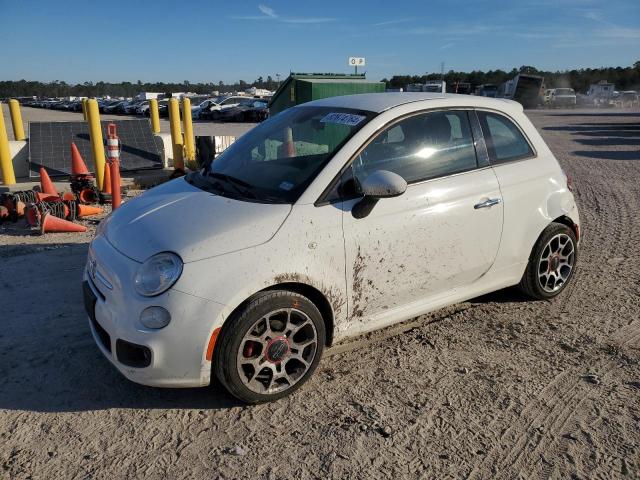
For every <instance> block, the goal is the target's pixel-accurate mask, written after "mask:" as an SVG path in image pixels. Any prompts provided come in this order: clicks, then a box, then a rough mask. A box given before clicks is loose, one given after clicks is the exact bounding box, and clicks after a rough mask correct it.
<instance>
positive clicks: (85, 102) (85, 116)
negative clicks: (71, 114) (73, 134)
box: [82, 98, 89, 122]
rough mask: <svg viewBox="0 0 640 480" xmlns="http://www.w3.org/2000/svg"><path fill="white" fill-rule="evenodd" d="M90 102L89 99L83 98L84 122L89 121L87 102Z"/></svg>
mask: <svg viewBox="0 0 640 480" xmlns="http://www.w3.org/2000/svg"><path fill="white" fill-rule="evenodd" d="M88 101H89V99H88V98H83V99H82V118H84V121H85V122H86V121H87V102H88Z"/></svg>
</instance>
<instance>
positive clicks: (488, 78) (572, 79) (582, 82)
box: [383, 61, 640, 93]
mask: <svg viewBox="0 0 640 480" xmlns="http://www.w3.org/2000/svg"><path fill="white" fill-rule="evenodd" d="M519 73H523V74H530V75H539V76H541V77H544V81H545V87H546V88H561V87H565V88H567V87H570V88H573V89H575V90H576V91H577V92H582V93H586V92H587V90H589V85H591V84H592V83H598V82H599V81H601V80H606V81H608V82H610V83H613V84H615V86H616V89H617V90H638V89H640V61H638V62H635V63H634V64H633V66H631V67H607V68H604V67H603V68H583V69H579V70H565V71H556V72H549V71H544V70H538V69H537V68H535V67H531V66H528V65H523V66H522V67H520V68H514V69H512V70H511V71H509V72H506V71H504V70H489V71H488V72H483V71H482V70H473V71H471V72H455V71H453V70H450V71H448V72H446V73H445V74H444V76H443V75H442V74H441V73H427V74H425V75H394V76H393V77H391V78H390V79H386V78H385V79H383V81H384V82H386V83H387V87H388V88H404V87H406V86H407V85H408V84H410V83H425V82H426V81H428V80H444V81H445V82H447V85H448V86H451V85H455V84H456V83H458V82H460V83H463V82H464V83H470V84H471V87H472V88H475V87H477V86H478V85H486V84H493V85H500V84H501V83H504V82H506V81H507V80H509V79H511V78H513V77H515V76H516V75H517V74H519Z"/></svg>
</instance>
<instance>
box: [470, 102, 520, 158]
mask: <svg viewBox="0 0 640 480" xmlns="http://www.w3.org/2000/svg"><path fill="white" fill-rule="evenodd" d="M477 113H478V119H479V120H480V126H481V127H482V133H483V134H484V138H485V141H486V144H487V150H488V151H489V157H490V158H491V162H492V163H504V162H509V161H512V160H520V159H523V158H529V157H532V156H533V150H532V149H531V146H530V145H529V142H528V141H527V139H526V138H525V137H524V135H523V134H522V132H521V131H520V129H519V128H518V127H516V125H515V124H514V123H513V122H512V121H511V120H509V119H508V118H507V117H504V116H502V115H498V114H495V113H489V112H483V111H478V112H477Z"/></svg>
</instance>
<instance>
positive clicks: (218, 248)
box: [104, 178, 291, 263]
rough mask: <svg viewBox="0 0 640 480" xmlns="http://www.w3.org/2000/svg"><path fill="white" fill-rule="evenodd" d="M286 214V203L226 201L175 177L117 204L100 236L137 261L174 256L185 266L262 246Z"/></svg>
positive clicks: (287, 208) (226, 199)
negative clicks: (204, 259)
mask: <svg viewBox="0 0 640 480" xmlns="http://www.w3.org/2000/svg"><path fill="white" fill-rule="evenodd" d="M290 211H291V205H288V204H264V203H253V202H244V201H240V200H235V199H231V198H226V197H222V196H219V195H215V194H212V193H210V192H205V191H204V190H200V189H199V188H196V187H194V186H193V185H190V184H189V183H187V182H186V181H185V180H184V178H179V179H176V180H172V181H171V182H167V183H165V184H163V185H161V186H159V187H155V188H153V189H151V190H149V191H147V192H145V193H144V194H142V195H140V196H139V197H137V198H135V199H133V200H130V201H128V202H126V203H124V204H122V206H121V207H120V208H119V209H118V210H116V211H114V212H113V214H111V215H110V216H109V217H108V220H107V223H106V225H105V227H104V233H105V235H106V237H107V239H108V240H109V242H110V243H111V244H112V245H113V246H114V247H115V248H116V249H117V250H119V251H120V252H122V253H123V254H124V255H126V256H128V257H129V258H132V259H134V260H136V261H138V262H142V261H144V260H146V259H147V258H149V257H150V256H152V255H154V254H156V253H159V252H175V253H177V254H178V255H180V257H182V260H183V261H184V262H185V263H187V262H194V261H197V260H201V259H203V258H209V257H214V256H217V255H222V254H225V253H229V252H233V251H238V250H243V249H245V248H250V247H253V246H256V245H260V244H261V243H265V242H267V241H268V240H269V239H271V237H273V235H275V233H276V232H277V231H278V229H279V228H280V226H281V225H282V223H283V222H284V221H285V219H286V218H287V215H288V214H289V212H290Z"/></svg>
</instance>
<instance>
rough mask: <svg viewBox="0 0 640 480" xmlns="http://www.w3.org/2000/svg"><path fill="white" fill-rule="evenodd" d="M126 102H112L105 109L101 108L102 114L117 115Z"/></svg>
mask: <svg viewBox="0 0 640 480" xmlns="http://www.w3.org/2000/svg"><path fill="white" fill-rule="evenodd" d="M126 103H127V102H126V101H125V100H118V101H117V102H112V103H110V104H108V105H105V107H104V108H103V112H104V113H111V114H114V113H119V112H120V109H121V108H124V105H125V104H126Z"/></svg>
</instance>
